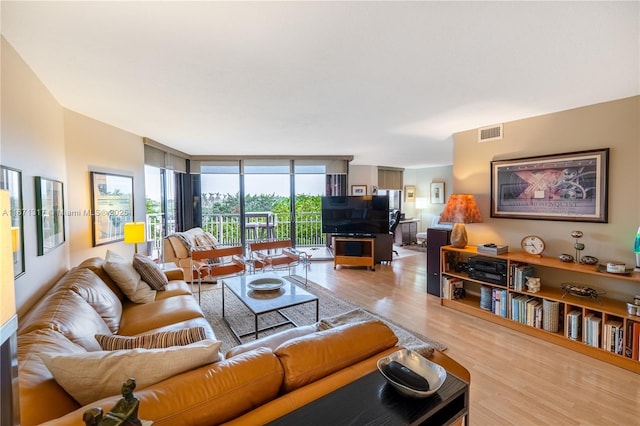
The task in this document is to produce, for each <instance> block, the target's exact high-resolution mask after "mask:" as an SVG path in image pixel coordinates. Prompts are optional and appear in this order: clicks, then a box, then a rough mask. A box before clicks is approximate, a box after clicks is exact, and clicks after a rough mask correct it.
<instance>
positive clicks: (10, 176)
mask: <svg viewBox="0 0 640 426" xmlns="http://www.w3.org/2000/svg"><path fill="white" fill-rule="evenodd" d="M0 189H6V190H8V191H9V200H10V203H11V205H10V211H9V212H2V214H10V215H11V249H12V251H13V277H14V278H18V277H19V276H21V275H22V274H24V273H25V263H24V215H25V211H24V207H23V204H22V172H21V171H20V170H18V169H12V168H11V167H5V166H0Z"/></svg>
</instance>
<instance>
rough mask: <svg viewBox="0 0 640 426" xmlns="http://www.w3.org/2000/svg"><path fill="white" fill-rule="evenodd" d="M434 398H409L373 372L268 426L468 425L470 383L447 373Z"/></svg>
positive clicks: (378, 373)
mask: <svg viewBox="0 0 640 426" xmlns="http://www.w3.org/2000/svg"><path fill="white" fill-rule="evenodd" d="M447 373H448V374H447V379H446V380H445V382H444V384H443V385H442V387H441V388H440V389H439V390H438V392H437V393H436V394H435V395H432V396H430V397H428V398H422V399H417V398H409V397H406V396H403V395H402V394H400V393H399V392H397V391H396V390H395V389H394V388H393V387H391V385H389V384H388V383H387V381H386V380H385V378H384V377H383V376H382V374H381V373H380V372H379V371H378V370H375V371H373V372H371V373H369V374H367V375H366V376H364V377H362V378H360V379H358V380H356V381H354V382H351V383H349V384H348V385H346V386H344V387H342V388H340V389H337V390H336V391H334V392H331V393H329V394H327V395H325V396H323V397H322V398H319V399H317V400H315V401H312V402H310V403H309V404H307V405H305V406H303V407H300V408H298V409H297V410H295V411H292V412H291V413H289V414H287V415H285V416H283V417H280V418H279V419H277V420H275V421H273V422H271V423H269V424H270V425H283V426H285V425H286V426H288V425H301V424H304V425H422V424H425V425H429V426H436V425H449V424H452V423H454V422H456V421H457V420H463V423H464V424H469V422H468V414H469V383H467V382H465V381H463V380H461V379H459V378H458V377H456V376H455V375H453V374H452V373H450V372H447Z"/></svg>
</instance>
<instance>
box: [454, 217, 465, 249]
mask: <svg viewBox="0 0 640 426" xmlns="http://www.w3.org/2000/svg"><path fill="white" fill-rule="evenodd" d="M467 241H468V240H467V229H466V228H465V226H464V223H454V224H453V229H452V230H451V245H452V246H453V247H455V248H465V247H466V246H467Z"/></svg>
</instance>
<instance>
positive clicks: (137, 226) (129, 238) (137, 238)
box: [124, 222, 145, 253]
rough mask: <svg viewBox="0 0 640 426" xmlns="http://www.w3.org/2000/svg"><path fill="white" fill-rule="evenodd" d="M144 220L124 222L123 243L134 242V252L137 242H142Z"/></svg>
mask: <svg viewBox="0 0 640 426" xmlns="http://www.w3.org/2000/svg"><path fill="white" fill-rule="evenodd" d="M144 225H145V224H144V222H129V223H125V224H124V243H125V244H135V252H136V253H137V252H138V243H144V241H145V239H144V228H145V226H144Z"/></svg>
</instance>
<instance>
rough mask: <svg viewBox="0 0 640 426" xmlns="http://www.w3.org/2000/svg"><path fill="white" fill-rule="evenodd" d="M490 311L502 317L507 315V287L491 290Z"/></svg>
mask: <svg viewBox="0 0 640 426" xmlns="http://www.w3.org/2000/svg"><path fill="white" fill-rule="evenodd" d="M491 302H492V303H491V312H493V313H494V314H496V315H500V316H501V317H502V318H506V317H507V307H508V306H509V302H508V301H507V289H504V288H495V287H494V288H493V289H492V290H491Z"/></svg>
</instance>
